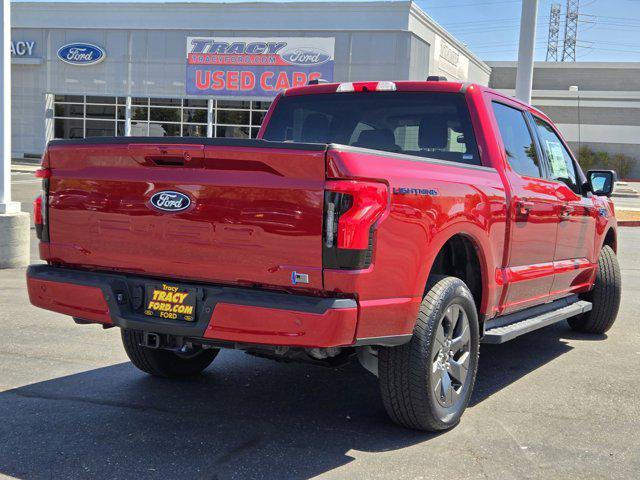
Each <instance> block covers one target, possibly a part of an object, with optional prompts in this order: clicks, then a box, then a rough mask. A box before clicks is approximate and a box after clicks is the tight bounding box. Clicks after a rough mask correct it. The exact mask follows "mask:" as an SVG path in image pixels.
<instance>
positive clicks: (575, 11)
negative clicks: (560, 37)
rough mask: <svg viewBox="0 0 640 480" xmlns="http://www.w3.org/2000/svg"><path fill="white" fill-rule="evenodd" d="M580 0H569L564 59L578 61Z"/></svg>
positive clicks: (563, 49) (565, 25)
mask: <svg viewBox="0 0 640 480" xmlns="http://www.w3.org/2000/svg"><path fill="white" fill-rule="evenodd" d="M579 10H580V0H567V13H566V17H565V22H564V45H563V48H562V61H563V62H575V61H576V42H577V40H578V17H579V15H580V13H579Z"/></svg>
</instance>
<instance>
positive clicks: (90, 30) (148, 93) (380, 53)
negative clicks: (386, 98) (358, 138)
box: [11, 1, 490, 157]
mask: <svg viewBox="0 0 640 480" xmlns="http://www.w3.org/2000/svg"><path fill="white" fill-rule="evenodd" d="M11 14H12V19H11V21H12V32H11V36H12V38H11V53H12V154H13V156H14V157H23V156H27V157H29V156H39V155H41V153H42V151H43V149H44V146H45V144H46V142H47V141H48V140H50V139H53V138H82V137H90V136H112V135H118V136H120V135H124V136H126V135H136V136H137V135H152V136H158V135H162V136H209V137H229V136H231V137H245V138H246V137H254V136H255V135H256V133H257V131H258V128H259V125H260V123H261V122H262V120H263V118H264V115H265V111H266V109H267V108H268V106H269V104H270V102H271V100H272V99H273V98H274V96H275V95H276V94H277V92H278V91H280V90H282V89H283V88H287V87H289V86H293V85H299V84H305V83H306V82H308V81H309V80H314V79H321V80H327V81H337V82H346V81H358V80H372V79H373V80H422V79H426V78H427V76H429V75H439V76H446V77H447V78H448V79H451V80H462V81H471V82H477V83H481V84H484V85H486V84H488V82H489V75H490V69H489V67H488V66H487V65H486V64H485V63H484V62H482V61H481V60H480V59H479V58H477V57H476V56H475V55H473V53H471V52H470V51H469V50H468V49H467V48H466V47H465V46H464V45H462V44H461V43H460V42H459V41H458V40H456V39H455V38H454V37H453V36H452V35H451V34H449V33H448V32H447V31H446V30H444V29H443V28H442V27H441V26H439V25H438V24H437V23H436V22H435V21H434V20H433V19H431V18H430V17H429V16H428V15H427V14H426V13H425V12H424V11H422V10H421V9H420V8H419V7H418V6H417V5H415V4H414V3H412V2H406V1H402V2H313V3H309V2H304V3H228V4H225V3H135V2H132V3H58V2H56V3H53V2H51V3H38V2H20V3H13V4H12V6H11Z"/></svg>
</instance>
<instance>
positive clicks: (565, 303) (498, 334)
mask: <svg viewBox="0 0 640 480" xmlns="http://www.w3.org/2000/svg"><path fill="white" fill-rule="evenodd" d="M591 306H592V305H591V302H587V301H585V300H579V299H578V298H577V297H576V296H575V295H572V296H571V297H567V298H562V299H560V300H556V301H555V302H551V303H548V304H546V305H541V306H539V307H534V308H528V309H527V310H524V311H521V312H516V313H512V314H510V315H505V316H504V317H498V318H495V319H491V320H488V321H487V324H486V325H485V331H484V336H483V337H482V343H492V344H498V343H504V342H508V341H509V340H513V339H514V338H516V337H519V336H520V335H524V334H525V333H529V332H533V331H534V330H538V329H539V328H543V327H546V326H547V325H551V324H553V323H556V322H559V321H561V320H566V319H567V318H570V317H573V316H575V315H579V314H581V313H584V312H588V311H589V310H591Z"/></svg>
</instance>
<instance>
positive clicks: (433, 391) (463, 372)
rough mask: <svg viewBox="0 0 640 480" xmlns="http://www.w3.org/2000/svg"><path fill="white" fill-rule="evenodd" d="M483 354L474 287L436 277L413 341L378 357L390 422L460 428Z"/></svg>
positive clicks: (385, 350)
mask: <svg viewBox="0 0 640 480" xmlns="http://www.w3.org/2000/svg"><path fill="white" fill-rule="evenodd" d="M478 351H479V329H478V315H477V312H476V306H475V303H474V301H473V297H472V295H471V292H470V291H469V288H468V287H467V286H466V285H465V283H464V282H463V281H462V280H460V279H458V278H455V277H442V276H438V277H435V278H432V279H431V280H430V282H429V286H428V287H427V294H426V295H425V297H424V299H423V300H422V305H421V306H420V311H419V314H418V319H417V322H416V326H415V328H414V331H413V337H412V339H411V341H410V342H409V343H406V344H404V345H401V346H398V347H386V348H381V349H380V350H379V352H378V376H379V380H380V389H381V392H382V400H383V403H384V406H385V409H386V410H387V413H388V414H389V416H390V417H391V419H392V420H393V421H394V422H396V423H398V424H400V425H402V426H404V427H408V428H413V429H417V430H426V431H440V430H446V429H448V428H451V427H453V426H454V425H456V424H457V423H458V422H459V421H460V417H461V416H462V413H463V412H464V410H465V408H467V405H468V404H469V400H470V398H471V391H472V390H473V384H474V382H475V377H476V370H477V367H478Z"/></svg>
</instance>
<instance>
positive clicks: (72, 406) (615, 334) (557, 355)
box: [0, 179, 640, 480]
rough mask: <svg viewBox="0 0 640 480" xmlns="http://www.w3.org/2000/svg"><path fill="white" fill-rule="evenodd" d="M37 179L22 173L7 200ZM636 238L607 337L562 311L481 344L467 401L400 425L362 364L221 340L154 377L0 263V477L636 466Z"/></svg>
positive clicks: (628, 232) (539, 472) (609, 471)
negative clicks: (188, 369) (33, 297)
mask: <svg viewBox="0 0 640 480" xmlns="http://www.w3.org/2000/svg"><path fill="white" fill-rule="evenodd" d="M23 180H25V179H23ZM34 188H35V189H36V190H37V185H36V186H35V187H34V186H33V185H31V186H29V184H28V183H22V184H21V183H17V184H16V185H14V199H16V200H18V201H23V202H30V201H31V200H32V198H33V190H34ZM23 197H24V199H23ZM34 243H35V242H34ZM639 244H640V229H638V228H635V229H634V228H621V229H620V239H619V255H620V262H621V266H622V271H623V282H624V293H623V303H622V309H621V312H620V315H619V318H618V321H617V322H616V324H615V325H614V327H613V328H612V329H611V331H610V332H609V333H608V334H607V335H603V336H587V335H581V334H576V333H573V332H572V331H571V330H569V328H568V327H567V326H566V324H565V323H564V322H563V323H560V324H557V325H554V326H551V327H547V328H546V329H543V330H540V331H537V332H534V333H531V334H529V335H526V336H523V337H520V338H519V339H516V340H514V341H512V342H509V343H506V344H504V345H495V346H494V345H483V346H482V348H481V355H480V368H479V372H478V380H477V383H476V388H475V392H474V395H473V398H472V402H471V406H470V407H469V409H468V410H467V412H466V413H465V415H464V416H463V418H462V421H461V423H460V425H458V426H457V427H456V428H454V429H452V430H451V431H448V432H445V433H441V434H439V435H432V434H424V433H420V432H414V431H409V430H404V429H402V428H400V427H396V426H395V425H393V424H392V423H391V422H390V421H389V420H388V419H387V417H386V414H385V412H384V408H383V406H382V403H381V401H380V397H379V392H378V385H377V380H376V378H375V377H374V376H373V375H371V374H369V373H368V372H366V371H365V370H364V369H362V368H361V367H360V366H359V365H357V364H352V365H349V366H346V367H343V368H339V369H326V368H322V367H313V366H307V365H302V364H283V363H277V362H272V361H269V360H265V359H259V358H255V357H251V356H249V355H246V354H244V353H242V352H236V351H223V352H222V353H221V354H220V355H219V356H218V358H217V359H216V360H215V362H214V363H213V364H212V366H211V367H209V369H207V370H206V371H205V373H204V374H203V375H202V376H200V377H198V378H195V379H191V380H179V381H175V380H164V379H156V378H152V377H149V376H147V375H145V374H143V373H141V372H139V371H138V370H136V369H135V368H134V367H133V366H132V365H130V364H129V363H128V361H127V358H126V356H125V354H124V351H123V349H122V347H121V344H120V336H119V332H118V331H117V329H109V330H102V328H101V327H99V326H91V325H90V326H77V325H75V324H74V323H73V322H72V321H71V319H70V318H68V317H65V316H63V315H58V314H55V313H52V312H47V311H44V310H39V309H37V308H34V307H32V306H30V305H29V303H28V299H27V294H26V290H25V283H24V270H23V269H17V270H0V338H1V339H2V340H1V342H2V343H1V345H2V348H0V477H1V476H3V475H4V476H8V477H15V478H20V479H44V478H47V479H50V478H98V479H118V478H136V479H146V478H186V479H251V478H255V479H271V478H273V479H284V478H286V479H289V478H291V479H307V478H312V477H321V478H327V479H333V478H336V479H342V478H349V479H354V478H355V479H367V478H390V479H404V478H408V479H430V478H438V479H447V480H449V479H455V480H457V479H477V478H491V479H494V478H499V479H502V478H505V479H507V478H508V479H512V478H518V479H519V478H527V479H528V478H532V479H533V478H536V479H537V478H545V479H548V478H553V479H575V478H580V479H590V478H603V479H605V478H606V479H621V478H625V479H635V478H638V472H640V434H639V433H638V432H639V431H640V396H639V395H638V388H639V386H640V385H639V383H640V382H639V381H638V379H639V376H638V371H639V368H640V327H639V326H638V321H637V317H636V315H635V312H636V308H638V307H640V256H638V255H637V253H636V252H637V246H638V245H639ZM33 251H34V253H35V249H34V250H33Z"/></svg>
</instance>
